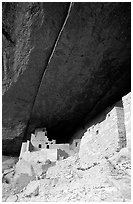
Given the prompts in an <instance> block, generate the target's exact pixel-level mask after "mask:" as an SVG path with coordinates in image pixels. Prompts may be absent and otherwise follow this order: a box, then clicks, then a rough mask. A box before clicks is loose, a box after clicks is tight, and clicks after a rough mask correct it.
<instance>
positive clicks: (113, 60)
mask: <svg viewBox="0 0 133 204" xmlns="http://www.w3.org/2000/svg"><path fill="white" fill-rule="evenodd" d="M4 5H5V8H3V13H4V15H3V18H4V19H6V20H4V21H3V22H4V25H6V27H7V28H8V30H9V31H8V32H9V34H10V33H11V39H9V36H8V35H6V34H4V36H3V41H4V46H3V53H4V54H3V62H4V63H3V66H4V67H3V70H4V75H3V77H4V79H3V81H4V85H3V93H4V96H3V138H4V139H8V138H11V139H12V138H15V137H19V138H22V137H23V132H24V129H25V127H26V125H27V122H28V120H29V119H30V121H29V124H28V125H29V126H28V130H27V133H26V134H25V139H27V137H29V136H30V133H31V132H32V131H33V130H34V129H35V128H36V127H39V126H46V127H47V128H48V133H49V135H50V136H51V137H54V138H56V139H57V140H60V141H61V140H62V141H64V142H65V141H66V140H69V139H70V138H71V136H72V134H73V132H74V131H75V129H76V127H77V126H79V124H82V121H83V120H84V119H85V118H86V117H87V116H88V117H87V120H89V119H90V118H91V117H92V116H94V114H96V113H97V112H98V111H101V110H102V109H103V108H105V106H108V105H110V101H112V102H113V101H114V102H115V101H116V98H119V97H122V96H123V95H124V94H125V93H127V92H129V91H130V23H131V22H130V3H73V5H72V7H71V11H70V13H69V16H68V18H67V22H66V24H65V26H64V28H63V30H62V33H61V35H60V38H59V39H58V43H57V44H56V47H55V50H54V53H53V56H52V58H51V60H50V62H49V64H48V67H47V69H46V72H45V74H44V75H43V73H44V70H45V68H46V65H47V62H48V59H49V57H50V54H51V52H52V50H53V46H54V43H55V41H56V39H57V37H58V34H59V32H60V30H61V28H62V25H63V23H64V21H65V18H66V16H67V11H68V5H69V4H68V3H22V4H20V3H18V4H16V3H12V4H10V5H11V6H9V8H10V9H9V8H8V7H7V6H6V5H9V4H8V3H7V4H6V3H5V4H4ZM7 10H8V11H10V12H8V15H7V17H4V16H6V14H7ZM8 19H10V21H9V20H8ZM14 19H15V20H14ZM9 25H11V26H9ZM22 25H23V26H22ZM5 30H6V28H5ZM4 33H5V32H4ZM5 36H6V37H5ZM9 56H10V57H9ZM8 58H9V59H10V60H8ZM8 64H9V65H8ZM8 69H9V72H8ZM10 75H11V76H10ZM42 75H43V76H42ZM31 112H32V114H31ZM30 116H31V117H30ZM6 144H7V141H6ZM4 149H5V150H6V151H7V149H6V145H5V146H4ZM4 149H3V151H4ZM8 149H9V148H8ZM13 149H14V148H13V146H12V151H13ZM8 151H9V150H8Z"/></svg>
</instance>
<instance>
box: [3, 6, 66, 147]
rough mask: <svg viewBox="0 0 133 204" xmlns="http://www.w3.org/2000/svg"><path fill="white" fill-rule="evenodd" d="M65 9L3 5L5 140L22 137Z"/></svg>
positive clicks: (62, 7)
mask: <svg viewBox="0 0 133 204" xmlns="http://www.w3.org/2000/svg"><path fill="white" fill-rule="evenodd" d="M68 7H69V3H56V4H55V3H28V2H27V3H3V29H4V30H5V31H6V33H8V35H7V34H5V31H4V32H3V139H4V140H6V139H12V138H14V137H18V136H19V137H23V132H24V129H25V127H26V125H27V122H28V120H29V119H30V114H31V110H32V107H33V104H34V100H35V97H36V94H37V91H38V87H39V85H40V81H41V78H42V74H43V73H44V71H45V68H46V65H47V62H48V60H49V57H50V55H51V52H52V50H53V47H54V44H55V42H56V38H57V37H58V33H59V32H60V29H61V27H62V24H63V23H64V20H65V18H66V14H67V11H68ZM7 36H10V38H11V39H12V41H13V43H12V42H11V41H10V40H9V38H8V37H7ZM18 128H19V130H18ZM6 144H7V143H6ZM4 147H5V146H4ZM7 149H8V148H7ZM3 151H4V148H3ZM9 151H10V150H9ZM14 151H16V150H14Z"/></svg>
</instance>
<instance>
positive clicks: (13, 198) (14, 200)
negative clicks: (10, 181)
mask: <svg viewBox="0 0 133 204" xmlns="http://www.w3.org/2000/svg"><path fill="white" fill-rule="evenodd" d="M17 200H18V196H17V195H12V196H9V197H8V198H7V199H6V202H17Z"/></svg>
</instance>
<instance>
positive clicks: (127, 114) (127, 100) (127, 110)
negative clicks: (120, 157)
mask: <svg viewBox="0 0 133 204" xmlns="http://www.w3.org/2000/svg"><path fill="white" fill-rule="evenodd" d="M122 101H123V106H124V119H125V128H126V140H127V147H128V149H129V151H131V93H128V94H127V95H126V96H124V97H123V98H122Z"/></svg>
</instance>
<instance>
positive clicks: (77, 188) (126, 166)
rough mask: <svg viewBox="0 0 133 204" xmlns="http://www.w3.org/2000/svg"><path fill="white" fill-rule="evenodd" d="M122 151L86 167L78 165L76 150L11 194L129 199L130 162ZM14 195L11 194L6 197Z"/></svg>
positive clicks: (20, 196) (60, 199)
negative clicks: (44, 174) (39, 177)
mask: <svg viewBox="0 0 133 204" xmlns="http://www.w3.org/2000/svg"><path fill="white" fill-rule="evenodd" d="M124 151H125V150H124ZM124 151H123V153H117V155H116V156H115V157H112V158H110V159H102V160H100V161H99V163H98V164H96V165H94V166H92V167H91V168H86V169H83V168H82V166H81V165H80V159H79V156H78V154H75V155H74V156H71V157H69V158H67V159H64V160H62V161H57V162H56V165H55V166H52V167H49V168H48V170H47V172H46V176H45V177H44V178H41V179H39V180H38V179H37V178H36V179H35V180H34V181H32V180H31V181H30V182H29V184H28V185H27V186H26V187H25V188H23V190H22V191H21V192H19V193H16V194H14V195H16V196H17V202H24V201H25V202H32V201H35V202H39V201H43V202H47V201H48V202H75V201H77V202H78V201H79V202H81V201H82V202H91V201H95V202H98V201H106V202H109V201H111V202H119V201H120V202H122V201H130V199H131V186H130V183H131V175H130V173H129V172H131V166H130V159H129V157H128V156H127V155H126V153H125V152H126V151H125V152H124ZM124 155H125V156H124ZM90 159H91V158H90ZM15 198H16V197H13V195H11V196H9V197H8V198H7V200H6V201H8V200H11V199H14V200H15Z"/></svg>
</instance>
